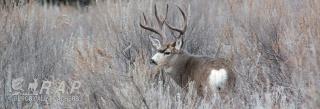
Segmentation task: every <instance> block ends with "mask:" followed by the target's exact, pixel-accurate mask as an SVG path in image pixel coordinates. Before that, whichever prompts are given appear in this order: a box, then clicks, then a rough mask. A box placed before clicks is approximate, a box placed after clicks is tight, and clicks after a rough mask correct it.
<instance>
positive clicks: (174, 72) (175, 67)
mask: <svg viewBox="0 0 320 109" xmlns="http://www.w3.org/2000/svg"><path fill="white" fill-rule="evenodd" d="M191 58H192V56H191V55H190V54H189V53H187V52H184V53H182V54H181V55H180V56H179V58H177V59H176V60H175V62H174V64H171V65H168V66H166V67H165V68H164V71H165V72H167V73H168V74H169V76H171V78H172V79H173V80H175V81H176V83H177V84H178V85H180V86H183V82H182V81H183V80H184V77H186V75H185V74H186V69H187V65H188V62H189V60H190V59H191Z"/></svg>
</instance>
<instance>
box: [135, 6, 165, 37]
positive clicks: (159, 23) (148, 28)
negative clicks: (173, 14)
mask: <svg viewBox="0 0 320 109" xmlns="http://www.w3.org/2000/svg"><path fill="white" fill-rule="evenodd" d="M168 8H169V5H168V4H167V10H166V16H165V17H164V18H163V19H161V18H160V17H159V15H158V10H157V6H156V5H154V10H155V11H154V13H155V17H156V19H157V23H158V26H159V28H158V29H155V28H153V27H151V26H147V25H148V21H147V19H146V16H145V14H144V13H142V14H143V18H144V20H145V23H146V25H144V24H142V23H141V22H140V26H141V27H142V28H143V29H146V30H149V31H152V32H154V33H156V34H159V35H160V37H161V38H162V39H164V38H165V32H164V31H163V26H164V25H163V24H164V23H165V21H166V19H167V15H168Z"/></svg>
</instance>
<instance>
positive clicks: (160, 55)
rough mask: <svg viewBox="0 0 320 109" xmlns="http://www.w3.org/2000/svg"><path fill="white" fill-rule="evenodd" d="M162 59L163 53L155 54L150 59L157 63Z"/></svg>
mask: <svg viewBox="0 0 320 109" xmlns="http://www.w3.org/2000/svg"><path fill="white" fill-rule="evenodd" d="M163 57H164V54H163V53H156V54H155V55H153V56H152V58H151V59H152V60H154V61H155V62H157V63H158V62H159V61H160V60H161V58H163Z"/></svg>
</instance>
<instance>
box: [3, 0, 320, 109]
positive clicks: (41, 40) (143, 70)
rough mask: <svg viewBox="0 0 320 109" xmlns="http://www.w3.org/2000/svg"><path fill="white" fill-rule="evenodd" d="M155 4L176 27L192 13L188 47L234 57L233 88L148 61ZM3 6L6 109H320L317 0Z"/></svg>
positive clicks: (129, 0)
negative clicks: (205, 88) (204, 91)
mask: <svg viewBox="0 0 320 109" xmlns="http://www.w3.org/2000/svg"><path fill="white" fill-rule="evenodd" d="M31 1H32V0H31ZM155 4H156V5H157V8H158V12H159V14H160V15H162V16H164V13H165V10H166V5H167V4H169V12H168V18H167V20H168V21H169V22H170V23H171V24H172V25H176V26H178V27H179V26H182V21H183V19H182V16H181V14H180V12H179V10H178V8H177V7H176V5H177V6H179V7H181V8H182V9H183V10H184V11H185V13H186V15H187V19H188V28H187V31H186V33H185V36H184V40H185V43H184V46H183V49H184V50H186V51H188V52H189V53H191V54H194V55H203V56H208V57H213V58H232V59H233V61H232V63H233V65H234V69H235V74H236V85H235V93H233V94H231V95H227V97H225V98H222V97H220V96H214V97H213V98H212V99H210V100H209V101H208V100H205V99H202V98H201V97H198V96H197V92H196V89H195V88H194V87H193V84H194V82H192V81H190V83H189V85H188V86H189V87H184V88H182V87H180V86H179V85H177V84H176V83H175V82H174V81H173V80H172V78H171V77H170V76H169V75H167V74H166V73H165V72H162V70H161V68H159V67H156V66H153V65H151V64H150V63H149V59H150V58H151V57H152V55H153V54H155V53H156V50H154V49H153V47H152V44H151V42H150V40H149V38H148V37H150V36H153V37H159V36H158V35H156V34H154V33H152V32H150V31H146V30H144V29H142V28H141V27H140V25H139V24H140V22H142V21H143V20H142V19H143V17H142V13H143V12H144V13H145V15H146V16H147V17H148V19H150V21H152V22H153V24H155V23H156V22H155V21H156V19H155V17H154V5H155ZM0 5H1V9H0V109H319V108H320V1H319V0H95V2H94V3H92V4H90V5H88V6H84V7H82V6H81V7H76V6H68V5H60V6H55V5H51V4H48V5H47V4H41V3H39V2H29V3H22V4H21V5H10V6H2V5H4V4H0ZM166 34H167V36H171V35H172V33H171V32H170V31H167V33H166Z"/></svg>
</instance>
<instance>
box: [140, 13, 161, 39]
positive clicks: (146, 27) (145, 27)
mask: <svg viewBox="0 0 320 109" xmlns="http://www.w3.org/2000/svg"><path fill="white" fill-rule="evenodd" d="M142 15H143V18H144V22H145V23H146V24H147V25H148V21H147V18H146V16H145V14H144V13H142ZM147 25H144V24H142V23H141V22H140V26H141V27H142V28H143V29H146V30H149V31H151V32H154V33H156V34H159V35H160V37H162V38H163V34H162V33H161V32H160V31H159V30H156V29H154V28H152V27H150V26H147Z"/></svg>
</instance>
